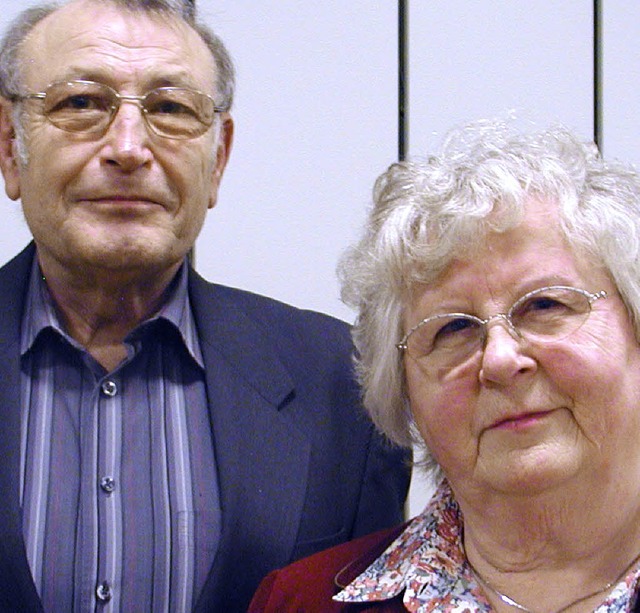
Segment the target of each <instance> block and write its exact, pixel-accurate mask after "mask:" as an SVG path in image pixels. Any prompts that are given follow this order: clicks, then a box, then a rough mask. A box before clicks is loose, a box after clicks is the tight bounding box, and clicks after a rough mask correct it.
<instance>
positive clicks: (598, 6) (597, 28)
mask: <svg viewBox="0 0 640 613" xmlns="http://www.w3.org/2000/svg"><path fill="white" fill-rule="evenodd" d="M593 140H594V142H595V143H596V145H598V149H600V151H602V146H603V142H602V2H601V0H593Z"/></svg>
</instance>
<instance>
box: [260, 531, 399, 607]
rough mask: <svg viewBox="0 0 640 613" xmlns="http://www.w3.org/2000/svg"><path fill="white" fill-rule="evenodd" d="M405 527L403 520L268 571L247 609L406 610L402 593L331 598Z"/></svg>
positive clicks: (372, 560) (369, 563)
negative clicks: (364, 599)
mask: <svg viewBox="0 0 640 613" xmlns="http://www.w3.org/2000/svg"><path fill="white" fill-rule="evenodd" d="M405 527H406V524H405V525H401V526H396V527H395V528H391V529H388V530H382V531H380V532H375V533H373V534H369V535H367V536H365V537H362V538H359V539H356V540H355V541H351V542H349V543H343V544H342V545H338V546H337V547H332V548H331V549H328V550H327V551H323V552H321V553H317V554H315V555H312V556H310V557H308V558H305V559H304V560H299V561H297V562H295V563H294V564H291V565H290V566H287V567H286V568H283V569H282V570H276V571H273V572H271V573H269V575H268V576H267V577H266V578H265V579H264V580H263V581H262V583H261V584H260V587H259V588H258V591H257V592H256V594H255V596H254V598H253V600H252V602H251V606H250V607H249V613H301V612H304V613H356V612H357V613H363V612H365V611H375V612H376V613H394V612H399V611H405V612H406V610H407V609H406V608H405V606H404V604H403V603H402V595H399V596H396V597H395V598H391V599H390V600H384V601H382V602H369V603H342V602H334V601H333V600H332V599H331V598H332V596H333V595H334V594H336V593H338V592H339V591H340V590H341V589H343V588H345V587H346V586H347V585H349V583H351V582H352V581H353V580H354V579H355V578H356V577H357V576H358V575H360V574H361V573H362V572H364V571H365V570H366V569H367V568H368V567H369V566H370V565H371V564H373V562H374V561H375V560H376V559H377V558H378V557H379V556H380V555H381V554H382V552H383V551H384V550H385V549H386V548H387V547H388V546H389V545H391V543H392V542H393V541H394V540H395V539H396V537H397V536H399V535H400V533H401V532H402V531H403V530H404V529H405Z"/></svg>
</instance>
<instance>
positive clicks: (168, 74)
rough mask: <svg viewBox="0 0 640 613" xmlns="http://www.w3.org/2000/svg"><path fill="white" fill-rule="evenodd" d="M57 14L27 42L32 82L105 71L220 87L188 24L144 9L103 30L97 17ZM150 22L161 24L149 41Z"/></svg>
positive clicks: (105, 74) (100, 16) (110, 74)
mask: <svg viewBox="0 0 640 613" xmlns="http://www.w3.org/2000/svg"><path fill="white" fill-rule="evenodd" d="M60 10H61V11H63V10H64V9H60ZM56 15H58V12H56V13H53V14H52V15H50V16H49V17H47V18H45V19H44V20H43V21H42V22H41V23H39V24H38V25H37V26H36V27H35V28H34V29H33V31H32V32H31V33H30V34H29V35H28V37H27V38H26V39H25V42H24V43H23V45H22V48H21V50H20V53H21V55H22V59H23V60H24V64H25V65H26V66H27V70H25V73H24V76H25V77H26V79H27V81H28V80H29V77H30V76H31V77H32V78H37V77H36V75H38V74H39V73H42V74H43V76H44V75H46V77H45V81H46V83H40V84H39V85H41V86H44V85H47V84H48V83H49V82H51V81H56V80H61V79H64V78H80V77H83V76H84V75H90V74H95V75H101V74H102V76H103V78H102V79H100V80H103V81H105V80H107V79H109V80H111V81H115V80H122V79H121V77H123V76H124V75H127V76H126V80H127V81H131V80H136V81H141V82H145V83H146V82H149V81H151V82H162V84H173V81H175V84H177V85H190V86H192V87H196V88H198V89H207V88H213V87H214V84H215V81H214V76H215V63H214V60H213V57H212V56H211V53H210V51H209V49H207V47H206V45H205V44H204V42H203V41H202V40H201V39H200V37H199V35H198V34H197V32H195V31H194V30H192V28H190V27H189V26H188V25H187V24H184V25H183V24H181V23H178V22H174V21H172V20H169V19H164V18H162V17H161V16H155V15H148V14H144V13H141V14H138V13H131V14H124V15H123V14H122V13H118V14H117V18H116V19H113V20H111V21H109V22H108V23H107V25H106V27H105V28H100V29H97V28H95V26H94V25H93V23H91V22H90V23H87V22H85V23H82V16H80V20H81V22H80V23H79V24H77V25H76V26H73V25H72V26H71V27H70V24H69V21H70V18H71V17H73V14H66V13H65V14H62V15H59V19H53V18H55V17H56ZM105 15H108V13H106V14H105V13H102V14H98V15H97V16H96V19H97V20H98V22H100V21H104V20H105ZM150 22H151V23H152V24H153V25H157V26H158V29H157V30H156V31H155V32H156V36H157V38H155V39H153V40H149V38H150V36H149V23H150ZM74 28H75V29H74ZM78 28H80V29H78ZM94 28H95V29H94ZM133 41H136V42H133ZM137 41H142V42H137ZM56 59H58V60H59V61H56ZM203 59H204V62H203V61H202V60H203ZM47 71H48V72H47ZM85 78H88V77H85Z"/></svg>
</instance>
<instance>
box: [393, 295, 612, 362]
mask: <svg viewBox="0 0 640 613" xmlns="http://www.w3.org/2000/svg"><path fill="white" fill-rule="evenodd" d="M606 297H607V293H606V292H605V291H604V290H602V291H599V292H597V293H595V294H592V293H590V292H588V291H586V290H583V289H578V288H577V287H567V286H564V285H554V286H550V287H541V288H539V289H535V290H533V291H532V292H528V293H526V294H525V295H524V296H522V297H521V298H518V300H516V302H515V303H514V304H513V306H512V307H511V308H510V309H509V310H508V311H507V312H506V313H497V314H496V315H492V316H491V317H489V318H488V319H480V318H479V317H475V316H474V315H468V314H467V313H444V314H442V315H433V316H431V317H427V318H426V319H423V320H422V321H421V322H420V323H418V324H417V325H416V326H414V327H413V328H411V330H409V332H407V334H405V336H404V338H403V339H402V340H401V341H400V342H399V343H398V344H397V345H396V347H397V348H398V349H399V350H400V351H402V352H406V353H407V354H408V355H409V356H411V357H412V358H413V359H415V360H416V361H417V362H418V364H419V365H420V366H422V367H423V368H425V369H426V370H427V371H430V372H436V371H438V370H442V369H444V370H447V369H451V368H454V367H455V366H458V365H460V364H462V363H463V362H464V361H465V360H466V359H467V358H469V357H470V356H471V355H473V354H474V353H475V352H476V351H477V350H478V349H481V348H482V347H484V344H485V341H486V338H487V327H488V325H489V323H491V322H492V321H494V320H501V321H502V322H503V323H504V324H505V325H506V326H507V328H508V329H509V331H510V332H511V334H512V335H513V336H515V337H516V338H518V339H526V340H529V341H533V342H545V341H546V342H549V341H557V340H561V339H563V338H565V337H567V336H569V335H570V334H573V333H574V332H576V331H577V330H578V328H580V326H582V324H583V323H584V322H585V321H586V320H587V318H588V317H589V314H590V313H591V305H592V304H593V303H594V302H595V301H596V300H599V299H600V298H606Z"/></svg>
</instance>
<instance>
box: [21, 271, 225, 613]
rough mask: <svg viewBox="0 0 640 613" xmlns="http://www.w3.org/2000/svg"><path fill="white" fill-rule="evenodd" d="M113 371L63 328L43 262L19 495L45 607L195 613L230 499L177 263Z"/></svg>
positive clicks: (30, 309)
mask: <svg viewBox="0 0 640 613" xmlns="http://www.w3.org/2000/svg"><path fill="white" fill-rule="evenodd" d="M125 342H126V346H127V358H126V359H125V360H124V361H123V362H122V363H121V364H120V365H119V366H118V367H117V368H116V369H114V370H113V371H112V372H109V373H107V372H106V371H105V370H104V368H103V367H102V366H100V365H99V364H98V363H97V362H96V361H95V360H94V359H93V357H92V356H91V355H90V354H89V353H88V352H87V351H85V350H84V348H83V347H82V346H80V345H79V344H78V343H76V342H75V341H74V340H73V339H72V338H70V337H69V336H68V335H67V334H66V333H65V331H64V329H63V326H62V324H61V321H60V319H59V317H58V316H57V313H56V310H55V308H54V305H53V302H52V299H51V297H50V295H49V292H48V290H47V288H46V284H45V282H44V281H43V280H42V275H41V274H40V271H39V268H38V266H37V264H36V263H35V262H34V268H33V271H32V274H31V281H30V286H29V292H28V296H27V302H26V308H25V312H24V316H23V325H22V348H21V351H22V440H21V459H22V463H21V473H22V474H21V477H22V479H21V491H20V495H21V503H22V515H23V533H24V538H25V543H26V548H27V556H28V559H29V564H30V567H31V572H32V575H33V579H34V582H35V585H36V588H37V590H38V593H39V594H40V597H41V599H42V602H43V604H44V607H45V610H47V611H78V612H80V611H82V612H85V611H91V610H96V611H100V612H103V611H104V612H105V613H106V612H108V613H111V612H117V611H154V612H156V611H171V612H172V613H174V612H176V613H179V612H185V613H186V612H187V611H190V610H191V609H192V607H193V605H194V604H195V600H196V598H197V596H198V593H199V591H200V590H201V589H202V586H203V585H204V582H205V580H206V577H207V574H208V571H209V569H210V567H211V564H212V562H213V558H214V555H215V551H216V547H217V545H218V540H219V532H220V505H219V498H218V485H217V478H216V470H215V464H214V453H213V441H212V435H211V424H210V422H209V413H208V410H207V398H206V389H205V381H204V370H203V361H202V355H201V352H200V346H199V342H198V337H197V333H196V330H195V326H194V321H193V317H192V313H191V309H190V306H189V296H188V291H187V265H186V263H185V264H184V265H183V267H182V268H181V270H180V272H179V274H178V275H177V278H176V279H175V281H174V283H173V284H172V287H171V289H170V292H169V296H168V299H167V302H166V304H165V305H164V307H163V308H162V310H161V311H160V313H158V315H156V316H154V317H153V318H151V319H150V320H149V321H147V322H144V323H143V324H141V325H140V326H139V327H138V328H136V330H134V331H133V332H132V333H131V334H130V335H129V336H128V337H127V339H126V341H125Z"/></svg>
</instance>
